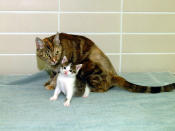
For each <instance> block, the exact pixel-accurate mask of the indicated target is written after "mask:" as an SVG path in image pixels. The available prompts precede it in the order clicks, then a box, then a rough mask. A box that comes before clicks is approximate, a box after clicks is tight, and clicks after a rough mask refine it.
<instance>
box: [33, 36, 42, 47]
mask: <svg viewBox="0 0 175 131" xmlns="http://www.w3.org/2000/svg"><path fill="white" fill-rule="evenodd" d="M35 42H36V48H37V49H43V48H44V42H43V41H42V40H41V39H40V38H39V37H36V38H35Z"/></svg>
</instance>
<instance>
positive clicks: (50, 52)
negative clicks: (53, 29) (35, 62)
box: [35, 33, 62, 65]
mask: <svg viewBox="0 0 175 131" xmlns="http://www.w3.org/2000/svg"><path fill="white" fill-rule="evenodd" d="M35 42H36V49H37V51H36V52H37V56H38V57H39V58H40V59H42V60H43V61H45V62H46V63H48V64H49V65H56V64H57V63H58V62H59V61H60V58H61V54H62V46H61V45H60V39H59V34H58V33H57V34H56V35H55V36H51V37H48V38H45V39H43V40H41V39H40V38H38V37H36V39H35Z"/></svg>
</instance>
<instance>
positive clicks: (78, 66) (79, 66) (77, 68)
mask: <svg viewBox="0 0 175 131" xmlns="http://www.w3.org/2000/svg"><path fill="white" fill-rule="evenodd" d="M81 67H82V64H78V65H76V70H77V72H78V71H79V70H80V69H81Z"/></svg>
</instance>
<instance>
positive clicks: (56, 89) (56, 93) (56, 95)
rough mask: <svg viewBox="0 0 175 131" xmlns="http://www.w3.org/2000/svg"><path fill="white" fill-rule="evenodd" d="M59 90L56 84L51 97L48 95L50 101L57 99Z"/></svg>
mask: <svg viewBox="0 0 175 131" xmlns="http://www.w3.org/2000/svg"><path fill="white" fill-rule="evenodd" d="M60 92H61V90H60V88H59V87H58V86H57V87H56V88H55V91H54V95H53V96H52V97H50V100H51V101H55V100H57V99H58V96H59V94H60Z"/></svg>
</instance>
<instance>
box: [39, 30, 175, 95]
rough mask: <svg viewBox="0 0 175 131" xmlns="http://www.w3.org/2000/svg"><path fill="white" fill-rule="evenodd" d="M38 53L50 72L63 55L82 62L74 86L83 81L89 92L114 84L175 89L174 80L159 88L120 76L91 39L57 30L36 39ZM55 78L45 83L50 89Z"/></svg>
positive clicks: (135, 88) (156, 89)
mask: <svg viewBox="0 0 175 131" xmlns="http://www.w3.org/2000/svg"><path fill="white" fill-rule="evenodd" d="M36 46H37V56H38V57H39V58H41V59H42V60H44V61H45V62H46V63H48V65H49V69H50V70H51V71H52V72H56V69H59V68H60V65H61V60H62V58H63V56H66V57H67V59H68V61H69V62H71V63H73V64H80V63H81V64H83V67H82V69H81V70H80V72H79V73H78V74H77V79H78V80H79V81H81V82H80V83H79V84H77V89H79V90H84V89H85V87H86V83H88V85H89V86H90V87H91V91H92V92H106V91H108V90H109V89H110V88H111V87H113V86H118V87H121V88H124V89H126V90H128V91H131V92H140V93H160V92H169V91H172V90H173V89H174V88H175V83H173V84H169V85H163V86H158V87H148V86H141V85H136V84H134V83H131V82H129V81H127V80H126V79H125V78H123V77H121V76H119V75H118V74H117V73H116V71H115V69H114V67H113V65H112V64H111V62H110V60H109V58H108V57H107V56H106V55H105V54H104V53H103V52H102V51H101V50H100V49H99V48H98V47H97V45H96V44H95V43H94V42H93V41H91V40H90V39H88V38H86V37H84V36H80V35H72V34H66V33H57V34H56V35H52V36H50V37H46V38H44V39H43V40H41V39H40V38H36ZM53 74H54V73H53ZM55 85H56V77H55V76H54V75H51V80H50V81H49V82H48V83H47V84H46V87H47V89H53V88H54V87H55Z"/></svg>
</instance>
